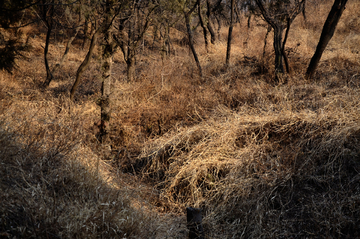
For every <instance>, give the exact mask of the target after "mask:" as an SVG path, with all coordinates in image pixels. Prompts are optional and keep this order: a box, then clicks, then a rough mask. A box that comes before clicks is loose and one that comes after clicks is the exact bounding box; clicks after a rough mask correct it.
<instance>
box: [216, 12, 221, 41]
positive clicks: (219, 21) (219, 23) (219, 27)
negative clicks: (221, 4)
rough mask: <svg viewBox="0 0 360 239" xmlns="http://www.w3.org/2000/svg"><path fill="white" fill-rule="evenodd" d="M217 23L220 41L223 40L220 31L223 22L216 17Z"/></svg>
mask: <svg viewBox="0 0 360 239" xmlns="http://www.w3.org/2000/svg"><path fill="white" fill-rule="evenodd" d="M216 21H217V23H218V28H217V38H218V40H219V41H220V40H221V35H220V30H221V20H220V18H219V17H216Z"/></svg>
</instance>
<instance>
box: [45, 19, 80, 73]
mask: <svg viewBox="0 0 360 239" xmlns="http://www.w3.org/2000/svg"><path fill="white" fill-rule="evenodd" d="M80 28H81V26H80V25H79V26H78V27H76V29H75V34H74V35H73V36H72V37H70V39H69V40H68V42H67V44H66V48H65V52H64V54H63V56H62V57H61V60H60V62H59V63H58V64H56V65H55V67H54V69H53V70H52V74H53V75H54V74H55V73H56V72H57V70H59V69H60V67H61V66H62V64H63V63H64V61H65V60H66V58H67V56H68V53H69V51H70V48H71V44H72V42H73V41H74V39H75V38H76V36H77V34H78V32H79V30H80Z"/></svg>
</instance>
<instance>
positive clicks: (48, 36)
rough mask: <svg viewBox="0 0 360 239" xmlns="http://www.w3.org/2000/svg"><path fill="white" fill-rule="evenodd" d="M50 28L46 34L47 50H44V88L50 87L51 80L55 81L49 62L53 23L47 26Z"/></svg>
mask: <svg viewBox="0 0 360 239" xmlns="http://www.w3.org/2000/svg"><path fill="white" fill-rule="evenodd" d="M46 25H47V27H48V30H47V32H46V40H45V48H44V61H45V68H46V80H45V82H44V86H45V87H48V86H49V85H50V82H51V80H52V79H53V75H52V73H51V70H50V67H49V61H48V58H47V55H48V52H49V44H50V35H51V30H52V23H50V24H46Z"/></svg>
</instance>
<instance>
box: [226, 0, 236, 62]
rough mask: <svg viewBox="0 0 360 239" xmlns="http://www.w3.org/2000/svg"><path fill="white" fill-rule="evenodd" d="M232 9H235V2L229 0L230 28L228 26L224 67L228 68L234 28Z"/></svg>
mask: <svg viewBox="0 0 360 239" xmlns="http://www.w3.org/2000/svg"><path fill="white" fill-rule="evenodd" d="M234 7H235V0H231V16H230V17H231V19H230V26H229V35H228V42H227V50H226V63H225V64H226V67H228V66H229V62H230V54H231V40H232V31H233V27H234Z"/></svg>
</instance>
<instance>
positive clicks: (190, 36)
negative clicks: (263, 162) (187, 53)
mask: <svg viewBox="0 0 360 239" xmlns="http://www.w3.org/2000/svg"><path fill="white" fill-rule="evenodd" d="M196 5H197V4H195V5H194V7H193V8H192V9H191V10H190V11H189V12H184V15H185V24H186V30H187V33H188V40H189V46H190V49H191V52H192V53H193V56H194V59H195V62H196V66H197V67H198V70H199V75H200V77H202V76H203V75H202V69H201V65H200V61H199V58H198V56H197V53H196V50H195V46H194V37H193V32H192V31H191V27H190V15H191V13H192V12H193V11H194V10H195V7H196Z"/></svg>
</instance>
